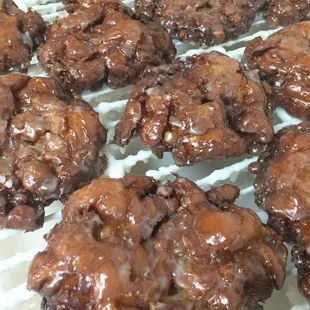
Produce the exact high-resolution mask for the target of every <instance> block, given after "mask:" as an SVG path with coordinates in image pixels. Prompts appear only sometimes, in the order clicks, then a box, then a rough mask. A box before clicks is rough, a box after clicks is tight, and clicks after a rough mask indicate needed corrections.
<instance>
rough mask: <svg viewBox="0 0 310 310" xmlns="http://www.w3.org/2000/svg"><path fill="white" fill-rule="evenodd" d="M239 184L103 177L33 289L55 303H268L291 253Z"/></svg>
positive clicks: (69, 214)
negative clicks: (241, 203) (242, 196)
mask: <svg viewBox="0 0 310 310" xmlns="http://www.w3.org/2000/svg"><path fill="white" fill-rule="evenodd" d="M236 196H238V189H236V188H235V187H233V186H231V185H224V186H221V187H219V188H213V189H212V190H211V191H210V192H207V193H205V192H203V191H202V190H201V189H200V188H199V187H198V186H197V185H195V184H194V183H192V182H190V181H189V180H186V179H183V178H179V177H178V178H177V179H176V180H175V181H174V182H173V183H169V184H167V185H160V184H159V183H158V182H156V181H154V180H152V179H149V178H146V177H142V176H131V175H129V176H126V177H125V178H123V179H119V180H113V179H102V180H98V181H95V182H93V183H92V184H91V185H89V186H86V187H84V188H83V189H81V190H79V191H77V192H75V193H74V194H73V195H72V196H71V197H70V199H69V200H68V202H67V204H66V206H65V208H64V210H63V220H62V222H61V223H60V224H58V225H56V226H55V228H54V229H52V231H51V232H50V233H49V234H48V235H47V237H46V240H47V242H48V246H47V248H46V250H45V251H44V252H41V253H39V254H37V256H36V257H35V258H34V260H33V262H32V264H31V267H30V271H29V275H28V286H29V288H30V289H32V290H35V291H37V292H39V293H40V294H41V295H42V296H43V308H44V309H49V310H54V309H75V310H79V309H81V310H82V309H113V310H125V309H128V310H130V309H131V310H134V309H136V310H138V309H141V310H142V309H143V310H155V309H174V310H175V309H178V310H181V309H184V310H185V309H196V310H200V309H201V310H203V309H212V310H219V309H223V310H224V309H229V310H242V309H243V310H250V309H251V310H253V309H262V306H260V305H259V304H258V302H261V301H264V300H265V299H266V298H268V297H269V296H270V295H271V293H272V291H273V289H274V288H276V289H280V288H281V286H282V284H283V281H284V279H285V265H286V257H287V250H286V248H285V247H284V245H283V242H282V238H281V237H279V236H278V235H277V234H275V232H274V231H272V230H271V229H269V228H267V227H266V226H264V225H262V223H261V222H260V220H259V218H258V217H257V216H256V214H255V213H254V212H253V211H251V210H249V209H245V208H239V207H237V206H235V205H233V204H232V201H233V200H234V198H236Z"/></svg>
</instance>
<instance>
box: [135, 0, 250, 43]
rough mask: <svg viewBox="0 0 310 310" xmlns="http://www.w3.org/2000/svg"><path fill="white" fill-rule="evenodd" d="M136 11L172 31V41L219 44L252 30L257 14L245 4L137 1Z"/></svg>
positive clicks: (231, 1)
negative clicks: (173, 39) (174, 39)
mask: <svg viewBox="0 0 310 310" xmlns="http://www.w3.org/2000/svg"><path fill="white" fill-rule="evenodd" d="M135 6H136V11H137V13H138V15H139V16H140V17H141V18H142V19H145V20H155V21H157V22H158V23H160V24H161V25H163V26H164V27H166V28H167V29H169V31H170V33H171V36H172V37H173V38H176V39H179V40H182V41H190V42H195V43H198V44H200V45H208V46H209V45H214V44H220V43H223V42H225V41H228V40H229V39H232V38H235V37H237V36H238V35H240V34H242V33H245V32H247V31H248V30H249V28H250V26H251V24H252V22H253V20H254V17H255V13H254V10H253V9H252V8H251V7H250V6H249V5H248V3H247V1H246V0H238V1H235V0H217V1H201V0H155V1H153V0H136V1H135Z"/></svg>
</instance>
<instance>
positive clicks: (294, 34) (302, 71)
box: [245, 22, 310, 119]
mask: <svg viewBox="0 0 310 310" xmlns="http://www.w3.org/2000/svg"><path fill="white" fill-rule="evenodd" d="M309 41H310V22H303V23H299V24H295V25H292V26H289V27H286V28H284V29H283V30H280V31H278V32H277V33H275V34H274V35H272V36H271V37H269V38H268V39H266V40H265V41H264V40H262V38H260V37H257V38H255V39H254V40H252V41H251V42H250V43H249V44H248V46H247V48H246V50H245V61H246V62H247V63H248V65H249V67H250V69H253V70H257V71H258V73H259V74H260V77H261V79H262V80H264V81H266V82H267V83H268V84H269V85H270V86H271V89H272V94H273V96H274V101H275V103H276V104H277V105H278V106H283V107H284V108H285V109H286V110H287V111H288V113H290V114H292V115H294V116H296V117H298V118H301V119H310V88H309V76H310V56H309V55H310V48H309Z"/></svg>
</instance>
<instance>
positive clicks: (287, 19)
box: [250, 0, 310, 27]
mask: <svg viewBox="0 0 310 310" xmlns="http://www.w3.org/2000/svg"><path fill="white" fill-rule="evenodd" d="M250 2H251V3H252V4H253V6H254V8H256V9H263V12H264V17H265V18H266V20H267V22H268V24H269V25H270V26H272V27H278V26H288V25H291V24H294V23H298V22H302V21H306V20H310V2H309V0H250Z"/></svg>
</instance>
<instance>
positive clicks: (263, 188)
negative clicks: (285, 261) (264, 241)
mask: <svg viewBox="0 0 310 310" xmlns="http://www.w3.org/2000/svg"><path fill="white" fill-rule="evenodd" d="M250 170H251V172H252V173H253V175H254V177H255V183H254V186H255V197H256V203H257V204H258V205H259V206H261V207H262V208H264V209H265V210H266V211H267V212H268V214H269V222H268V224H269V225H270V226H271V227H272V228H273V229H275V230H276V231H277V232H278V233H280V234H281V235H282V236H283V237H285V238H286V239H287V240H288V241H294V242H295V243H296V244H297V245H296V246H295V247H294V248H293V250H292V254H293V257H294V260H295V263H296V266H297V269H298V276H299V288H300V290H301V292H302V293H303V294H304V295H305V297H307V298H308V299H310V284H309V279H310V268H309V266H310V255H309V248H310V226H309V223H310V193H309V186H310V179H309V171H310V124H309V123H301V124H299V125H296V126H291V127H287V128H285V129H283V130H281V131H280V132H279V133H277V135H276V136H275V138H274V140H273V141H272V142H271V143H270V144H269V145H268V147H267V149H266V151H265V152H264V153H263V154H262V155H261V156H260V158H259V160H258V162H257V163H255V164H252V165H251V166H250Z"/></svg>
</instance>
